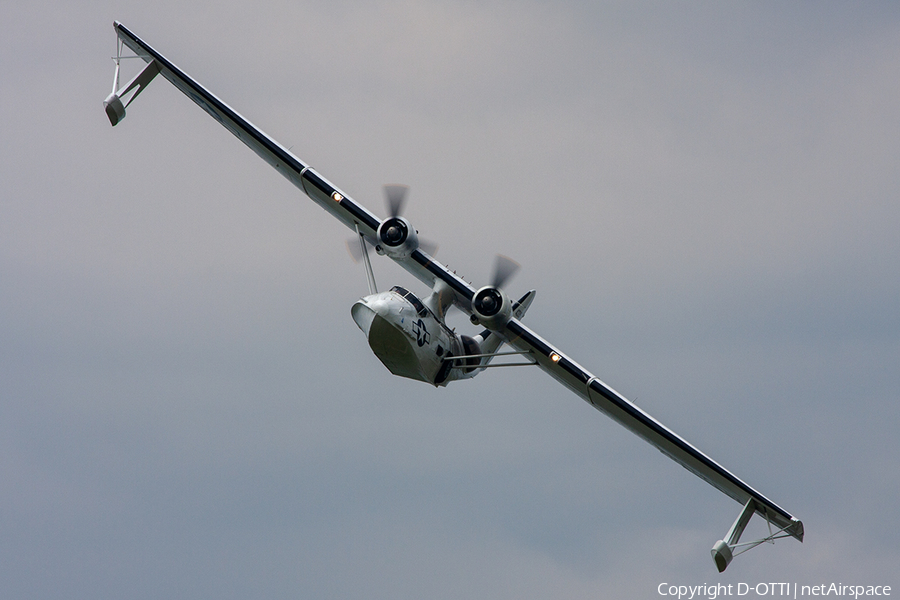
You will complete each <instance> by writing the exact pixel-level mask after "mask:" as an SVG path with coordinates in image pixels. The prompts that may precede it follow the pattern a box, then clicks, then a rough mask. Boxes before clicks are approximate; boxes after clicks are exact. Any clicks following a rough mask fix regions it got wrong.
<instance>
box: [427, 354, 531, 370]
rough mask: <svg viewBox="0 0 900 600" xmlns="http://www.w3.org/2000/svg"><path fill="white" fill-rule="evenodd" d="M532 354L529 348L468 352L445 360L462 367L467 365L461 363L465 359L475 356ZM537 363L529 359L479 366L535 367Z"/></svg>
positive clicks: (491, 356) (489, 367)
mask: <svg viewBox="0 0 900 600" xmlns="http://www.w3.org/2000/svg"><path fill="white" fill-rule="evenodd" d="M531 355H532V353H531V352H530V351H527V350H526V351H524V352H520V351H511V352H492V353H490V354H466V355H464V356H451V357H450V358H446V359H444V362H452V363H454V365H453V366H455V367H461V366H465V364H460V363H461V362H463V361H466V360H469V359H475V358H477V359H478V360H481V359H483V358H487V359H491V358H494V357H495V356H526V357H528V356H531ZM535 365H537V361H534V360H529V361H527V362H507V363H495V364H485V365H480V366H478V367H477V368H479V369H493V368H496V367H533V366H535Z"/></svg>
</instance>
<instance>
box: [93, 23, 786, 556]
mask: <svg viewBox="0 0 900 600" xmlns="http://www.w3.org/2000/svg"><path fill="white" fill-rule="evenodd" d="M114 27H115V30H116V34H117V35H118V37H119V40H121V42H122V43H124V44H125V45H126V46H128V48H130V49H131V50H132V51H133V52H134V53H135V54H137V55H138V56H140V57H141V58H142V59H144V61H145V62H147V63H148V64H151V65H152V64H153V63H155V68H154V69H151V71H152V70H155V69H158V73H159V74H161V75H162V76H163V77H165V78H166V79H167V80H168V81H169V82H171V83H172V85H174V86H175V87H176V88H178V89H179V90H181V91H182V92H183V93H184V94H185V95H187V96H188V97H189V98H190V99H191V100H193V101H194V102H195V103H196V104H197V105H198V106H200V107H201V108H202V109H203V110H204V111H206V112H207V113H208V114H209V115H210V116H211V117H212V118H213V119H215V120H216V121H218V122H219V123H220V124H222V126H224V127H225V128H226V129H228V130H229V131H230V132H231V133H232V134H234V135H235V136H236V137H237V138H238V139H239V140H241V141H242V142H243V143H244V144H246V145H247V146H248V147H249V148H250V149H251V150H253V151H254V152H255V153H256V154H257V155H259V156H260V157H261V158H262V159H263V160H265V161H266V162H267V163H269V164H270V165H271V166H272V167H274V168H275V170H277V171H278V172H279V173H281V174H282V175H283V176H284V177H286V178H287V179H288V180H289V181H290V182H291V183H293V184H294V185H295V186H297V187H298V188H300V189H301V190H302V191H303V192H304V193H305V194H306V195H307V196H309V197H310V199H312V200H313V201H314V202H316V203H317V204H318V205H319V206H321V207H322V208H324V209H325V210H327V211H328V212H329V213H331V214H332V215H334V216H335V217H336V218H337V219H339V220H340V221H341V222H343V223H344V224H345V225H346V226H347V227H349V228H350V229H351V230H357V228H358V231H359V232H360V233H362V234H364V235H365V236H366V237H368V238H370V239H374V238H375V237H376V231H377V229H378V226H379V224H380V223H381V220H380V219H378V217H376V216H375V215H374V214H373V213H371V212H369V211H368V210H367V209H366V208H365V207H363V206H361V205H359V204H358V203H356V202H355V201H354V200H352V199H351V198H350V197H349V196H347V194H345V193H344V192H343V191H341V190H340V189H338V188H337V187H336V186H335V185H334V184H332V183H331V182H329V181H328V180H327V179H325V178H324V177H322V176H321V175H319V174H318V173H317V172H316V171H315V170H314V169H312V168H310V167H309V166H308V165H306V164H304V163H303V162H302V161H301V160H300V159H298V158H297V157H296V156H294V155H293V154H292V153H291V152H290V151H289V150H287V149H285V148H284V147H283V146H282V145H281V144H279V143H278V142H276V141H275V140H273V139H272V138H270V137H269V136H268V135H266V134H265V133H263V132H262V131H261V130H260V129H258V128H257V127H256V126H254V125H253V124H252V123H250V122H249V121H248V120H247V119H245V118H244V117H242V116H241V115H240V114H238V113H237V112H236V111H234V110H233V109H232V108H231V107H229V106H228V105H227V104H225V103H224V102H222V101H221V100H219V99H218V98H217V97H216V96H215V95H213V94H212V93H211V92H209V91H208V90H207V89H206V88H204V87H203V86H202V85H200V84H199V83H197V82H196V81H195V80H193V79H192V78H191V77H189V76H188V75H187V74H186V73H184V72H183V71H182V70H181V69H179V68H178V67H177V66H175V65H174V64H173V63H172V62H170V61H169V60H168V59H166V58H165V57H164V56H162V55H161V54H160V53H159V52H157V51H156V50H154V49H153V48H152V47H151V46H150V45H149V44H147V43H146V42H144V41H143V40H141V39H140V38H138V37H137V36H136V35H134V34H133V33H132V32H131V31H130V30H129V29H127V28H126V27H125V26H124V25H122V24H121V23H119V22H115V23H114ZM152 75H155V73H153V74H151V75H150V77H149V78H151V79H152ZM140 77H141V76H138V79H139V78H140ZM116 81H118V71H117V79H116ZM148 81H149V79H146V80H145V81H143V83H142V85H141V86H142V87H143V85H146V83H147V82H148ZM126 87H127V86H126ZM123 89H124V88H123ZM125 91H127V90H125ZM125 91H123V92H122V94H124V93H125ZM109 99H112V101H113V103H114V104H115V105H116V106H118V108H116V109H115V111H114V112H117V111H118V110H121V113H119V114H111V115H110V121H111V123H112V124H113V125H115V124H116V123H117V122H118V121H119V120H121V118H123V117H124V108H122V105H121V103H120V101H119V100H120V99H119V97H118V96H117V94H116V91H115V89H114V91H113V94H112V95H111V96H110V98H109ZM109 99H108V100H109ZM132 99H133V97H132ZM125 106H127V104H126V105H125ZM110 112H111V109H109V108H108V109H107V113H108V114H109V113H110ZM396 262H397V263H398V264H400V265H401V266H402V267H403V268H405V269H406V270H407V271H409V272H410V273H411V274H412V275H414V276H415V277H416V278H417V279H419V280H420V281H422V282H423V283H425V284H426V285H428V286H429V287H433V286H434V283H435V281H436V280H441V281H443V282H445V283H446V284H447V285H449V286H450V288H451V289H452V290H453V291H454V292H455V295H456V300H457V304H458V305H459V306H460V307H461V308H462V309H463V310H464V311H466V312H469V310H468V307H469V306H470V303H471V300H472V297H473V295H474V294H475V291H476V290H475V289H474V288H473V287H472V286H471V285H470V284H469V283H468V282H466V281H465V280H463V279H462V278H460V277H459V276H457V275H456V274H455V273H453V272H452V271H450V270H449V269H447V267H445V266H444V265H442V264H440V263H439V262H437V261H435V260H434V259H433V258H432V257H431V256H429V255H428V254H427V253H425V252H423V251H421V250H416V251H414V252H413V253H412V254H411V255H410V256H409V258H407V259H404V260H396ZM497 333H498V334H499V335H501V337H502V338H503V339H504V340H505V341H506V342H507V343H508V344H509V345H510V346H512V347H513V348H515V349H516V350H519V351H521V352H527V353H529V354H530V355H531V356H532V358H533V359H534V360H535V361H536V362H537V364H538V366H539V367H540V368H541V369H542V370H544V371H545V372H546V373H548V374H549V375H550V376H551V377H553V378H554V379H556V380H557V381H559V382H560V383H562V384H563V385H564V386H566V387H567V388H569V389H570V390H571V391H572V392H574V393H575V394H577V395H578V396H580V397H581V398H582V399H584V400H585V401H587V402H588V403H589V404H590V405H591V406H593V407H595V408H596V409H598V410H599V411H601V412H603V413H604V414H606V415H607V416H609V417H610V418H612V419H613V420H615V421H616V422H618V423H619V424H621V425H623V426H624V427H626V428H627V429H629V430H630V431H632V432H633V433H635V434H637V435H639V436H640V437H642V438H643V439H644V440H646V441H647V442H649V443H650V444H653V445H654V446H655V447H656V448H658V449H659V450H660V451H661V452H662V453H663V454H665V455H666V456H668V457H669V458H671V459H673V460H674V461H676V462H677V463H679V464H681V465H682V466H683V467H684V468H686V469H687V470H689V471H691V472H692V473H694V474H695V475H697V476H698V477H700V478H701V479H703V480H705V481H706V482H708V483H709V484H710V485H712V486H714V487H715V488H717V489H719V490H720V491H722V492H723V493H725V494H726V495H728V496H730V497H732V498H733V499H735V500H736V501H737V502H739V503H740V504H742V505H743V506H744V509H743V511H742V512H741V514H740V515H739V516H738V519H737V521H735V524H734V525H733V526H732V529H731V531H730V532H729V534H728V535H727V536H726V539H728V540H729V541H728V542H727V543H726V542H724V541H720V542H718V543H717V544H716V546H715V547H714V548H713V557H714V558H715V560H716V565H717V567H718V568H719V570H720V571H721V570H724V568H725V566H727V564H728V562H730V560H731V551H732V550H733V549H734V548H736V547H737V546H738V545H740V546H746V545H753V544H755V543H758V542H751V543H750V544H737V541H738V539H739V537H740V535H741V532H742V531H743V528H744V527H745V526H746V524H747V521H748V520H749V519H750V517H751V516H752V515H753V514H754V513H758V514H759V515H761V516H762V517H763V518H764V519H766V520H767V521H768V522H769V523H770V525H775V526H776V527H777V528H778V530H779V531H778V532H776V533H775V534H772V535H770V537H769V538H766V540H764V541H768V540H769V539H775V538H777V537H784V536H790V537H794V538H796V539H797V540H799V541H801V542H802V541H803V535H804V531H803V523H802V522H801V521H799V520H798V519H796V518H794V517H793V516H791V514H790V513H788V512H787V511H785V510H784V509H782V508H780V507H779V506H778V505H776V504H775V503H773V502H772V501H770V500H769V499H768V498H766V497H765V496H763V495H762V494H760V493H759V492H757V491H756V490H755V489H753V488H752V487H750V486H749V485H747V484H746V483H744V482H743V481H741V480H740V479H739V478H737V477H736V476H734V475H733V474H732V473H731V472H729V471H728V470H727V469H725V468H724V467H722V466H721V465H719V464H718V463H716V462H715V461H714V460H712V459H711V458H709V457H708V456H706V455H705V454H703V453H702V452H700V451H699V450H697V449H696V448H695V447H694V446H692V445H691V444H689V443H688V442H687V441H685V440H684V439H682V438H681V437H680V436H678V435H676V434H675V433H674V432H672V431H671V430H669V429H668V428H667V427H665V426H664V425H662V424H661V423H660V422H658V421H657V420H656V419H654V418H653V417H651V416H650V415H648V414H647V413H646V412H644V411H643V410H641V409H640V408H639V407H637V406H636V405H635V404H633V403H632V402H629V401H628V400H627V399H626V398H625V397H623V396H622V395H621V394H619V393H618V392H616V391H615V390H614V389H612V388H611V387H609V386H608V385H606V384H605V383H604V382H602V381H601V380H600V379H598V378H597V377H595V376H594V375H592V374H591V373H590V372H588V371H587V370H585V369H584V368H583V367H581V366H580V365H578V364H577V363H576V362H574V361H573V360H571V359H570V358H568V357H567V356H566V355H565V354H563V353H562V352H561V351H559V350H558V349H556V348H555V347H553V346H552V345H551V344H549V343H548V342H546V341H545V340H544V339H542V338H541V337H540V336H538V335H537V334H536V333H534V332H533V331H531V330H530V329H529V328H528V327H526V326H525V325H523V324H522V323H521V322H520V321H519V320H517V319H515V318H512V319H511V320H510V321H509V322H508V323H507V324H506V327H505V329H504V330H503V331H500V332H497ZM722 545H725V546H727V548H725V550H722V549H721V546H722ZM723 552H724V553H725V554H726V555H727V556H724V557H723V555H722V553H723ZM737 553H738V552H735V554H737Z"/></svg>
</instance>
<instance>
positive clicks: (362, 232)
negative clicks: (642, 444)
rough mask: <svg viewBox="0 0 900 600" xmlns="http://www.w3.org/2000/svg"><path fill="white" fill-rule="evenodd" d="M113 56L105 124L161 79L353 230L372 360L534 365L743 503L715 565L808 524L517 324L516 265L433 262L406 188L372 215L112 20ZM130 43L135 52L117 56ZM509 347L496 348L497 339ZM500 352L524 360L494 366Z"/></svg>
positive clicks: (437, 377)
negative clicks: (387, 265) (123, 73)
mask: <svg viewBox="0 0 900 600" xmlns="http://www.w3.org/2000/svg"><path fill="white" fill-rule="evenodd" d="M113 27H114V29H115V31H116V36H117V52H116V56H115V57H114V60H115V64H116V67H115V74H114V76H113V88H112V93H110V94H109V95H108V96H107V97H106V99H105V100H104V102H103V106H104V109H105V111H106V115H107V117H108V118H109V121H110V124H111V125H113V126H115V125H117V124H118V123H119V122H121V121H122V119H124V118H125V109H126V107H128V106H129V105H130V104H131V102H133V101H134V99H135V98H137V96H138V95H139V94H140V93H141V92H142V91H143V90H144V89H145V88H146V87H147V85H148V84H149V83H150V82H151V81H152V80H153V79H154V78H155V77H156V75H162V76H163V77H164V78H165V79H167V80H168V81H169V82H170V83H171V84H172V85H174V86H175V87H176V88H178V89H179V90H180V91H181V92H183V93H184V94H185V95H186V96H188V97H189V98H190V99H191V100H193V101H194V102H195V103H196V104H197V105H198V106H199V107H200V108H202V109H203V110H204V111H206V112H207V113H208V114H209V115H210V116H211V117H212V118H213V119H215V120H216V121H218V122H219V123H220V124H221V125H222V126H224V127H225V128H226V129H227V130H228V131H230V132H231V133H232V134H234V135H235V137H237V138H238V139H239V140H240V141H242V142H243V143H244V144H246V145H247V146H248V147H249V148H250V149H251V150H253V151H254V152H255V153H256V154H257V155H259V157H260V158H262V159H263V160H264V161H266V162H267V163H269V164H270V165H271V166H272V167H274V168H275V170H276V171H278V172H279V173H281V175H283V176H284V177H286V178H287V179H288V180H289V181H290V182H291V183H293V184H294V185H295V186H296V187H298V188H299V189H300V190H301V191H302V192H303V193H304V194H306V195H307V196H308V197H309V198H310V199H311V200H313V201H314V202H315V203H316V204H318V205H319V206H320V207H322V208H324V209H325V210H326V211H327V212H329V213H331V215H332V216H334V217H336V218H337V219H338V220H339V221H341V222H343V223H344V224H345V225H346V226H347V227H349V228H350V229H351V230H352V231H354V232H355V236H354V244H355V245H358V248H359V249H358V255H359V256H360V257H361V258H362V261H363V263H364V265H365V269H366V279H367V284H368V289H369V294H368V295H367V296H365V297H363V298H362V299H360V300H359V301H357V302H356V303H354V304H353V306H352V308H351V310H350V313H351V316H352V318H353V320H354V321H355V322H356V324H357V325H358V326H359V328H360V329H361V330H362V331H363V333H364V334H365V335H366V339H367V340H368V342H369V346H370V347H371V349H372V351H373V353H374V354H375V356H377V357H378V359H379V360H380V361H381V362H382V363H383V364H384V365H385V366H386V367H387V368H388V370H390V372H391V373H393V374H394V375H398V376H400V377H406V378H409V379H413V380H417V381H423V382H426V383H429V384H431V385H434V386H446V385H447V384H448V383H450V382H451V381H455V380H459V379H470V378H472V377H475V376H476V375H477V374H479V373H481V372H482V371H484V370H485V369H487V368H491V367H499V366H522V365H529V366H537V367H538V368H540V369H541V370H543V371H544V372H545V373H547V374H548V375H550V376H551V377H553V378H554V379H555V380H557V381H558V382H559V383H561V384H562V385H563V386H565V387H566V388H568V389H569V390H570V391H572V392H574V393H575V394H577V395H578V396H580V397H581V398H582V399H584V400H585V401H587V403H588V404H590V405H591V406H593V407H594V408H596V409H598V410H599V411H600V412H602V413H604V414H606V415H607V416H609V417H610V418H612V419H613V420H615V421H616V422H618V423H619V424H621V425H623V426H624V427H626V428H627V429H629V430H630V431H632V432H633V433H635V434H637V435H638V436H640V437H641V438H643V439H644V440H646V441H647V442H649V443H650V444H652V445H654V446H655V447H656V448H657V449H659V450H660V451H661V452H662V453H663V454H665V455H666V456H668V457H669V458H671V459H673V460H674V461H675V462H677V463H679V464H680V465H681V466H683V467H684V468H686V469H687V470H688V471H691V472H692V473H694V474H695V475H697V476H698V477H700V478H701V479H703V480H705V481H706V482H707V483H709V484H710V485H712V486H713V487H715V488H717V489H718V490H720V491H721V492H723V493H724V494H726V495H728V496H730V497H731V498H733V499H734V500H736V501H737V502H738V503H739V504H740V505H741V510H740V512H739V514H738V516H737V518H736V519H735V521H734V524H733V525H732V526H731V528H730V529H729V530H728V532H727V533H726V534H725V536H724V537H723V538H722V539H720V540H718V541H717V542H715V544H714V545H713V547H712V549H711V550H710V553H711V555H712V558H713V561H714V563H715V566H716V568H717V569H718V571H719V572H722V571H724V570H725V569H726V568H727V567H728V565H729V564H730V563H731V561H732V559H733V558H734V557H735V556H737V555H739V554H742V553H743V552H746V551H747V550H750V549H751V548H754V547H756V546H758V545H760V544H762V543H766V542H769V543H774V540H776V539H781V538H786V537H793V538H795V539H797V540H798V541H800V542H802V541H803V536H804V529H803V523H802V522H801V521H800V520H799V519H797V518H795V517H794V516H792V515H791V514H790V513H788V512H787V511H785V510H784V509H782V508H780V507H779V506H778V505H776V504H775V503H773V502H772V501H771V500H769V499H768V498H766V497H765V496H763V495H762V494H761V493H759V492H758V491H756V490H755V489H753V488H752V487H750V486H749V485H748V484H746V483H744V482H743V481H742V480H741V479H739V478H738V477H736V476H735V475H733V474H732V473H731V472H730V471H728V470H727V469H725V468H724V467H722V466H721V465H719V464H718V463H717V462H715V461H714V460H712V459H711V458H709V457H708V456H706V455H705V454H703V453H702V452H700V451H699V450H698V449H696V448H695V447H694V446H693V445H691V444H690V443H688V442H687V441H685V440H684V439H683V438H681V437H680V436H678V435H677V434H675V433H674V432H672V431H671V430H670V429H668V428H667V427H666V426H664V425H663V424H662V423H660V422H659V421H657V420H656V419H654V418H653V417H651V416H650V415H649V414H647V413H646V412H644V411H643V410H642V409H640V408H639V407H638V406H637V405H635V404H634V403H633V402H630V401H629V400H627V399H626V398H625V397H624V396H622V395H621V394H619V393H618V392H616V391H615V390H614V389H613V388H611V387H610V386H609V385H607V384H606V383H604V382H603V381H601V380H600V379H598V378H597V377H596V376H594V375H593V374H592V373H590V372H589V371H587V370H586V369H584V368H583V367H582V366H581V365H579V364H578V363H576V362H575V361H574V360H572V359H571V358H569V357H568V356H567V355H566V354H564V353H563V352H562V351H561V350H559V349H558V348H556V347H555V346H553V345H552V344H551V343H549V342H547V341H546V340H545V339H544V338H542V337H540V336H539V335H538V334H537V333H535V332H534V331H532V330H531V329H529V328H528V327H526V326H525V325H524V324H523V323H522V319H523V317H524V316H525V313H526V311H527V310H528V308H529V306H531V303H532V301H533V300H534V298H535V291H534V290H531V291H529V292H528V293H526V294H525V295H524V296H522V297H521V298H520V299H518V300H517V301H515V302H513V301H511V300H510V298H509V297H508V296H507V294H506V292H505V291H504V290H503V286H504V283H505V282H506V281H507V280H508V279H509V277H510V276H511V275H512V274H513V273H514V272H515V271H516V269H517V268H518V265H517V264H516V263H514V262H513V261H512V260H511V259H508V258H505V257H502V256H498V258H497V261H496V265H495V268H494V275H493V277H492V278H491V281H490V282H489V283H488V285H485V286H482V287H479V288H475V287H473V286H472V285H471V284H470V283H468V282H466V281H465V280H464V279H463V278H462V277H460V276H458V275H457V274H456V273H455V272H454V271H451V270H450V269H448V268H447V267H446V266H444V265H442V264H441V263H440V262H438V261H437V260H435V258H434V256H432V254H433V253H434V251H433V250H431V249H430V248H429V247H428V246H427V245H426V244H425V243H424V242H422V241H420V240H419V238H418V232H417V231H416V229H415V228H414V227H413V225H412V223H410V221H409V220H408V219H406V218H405V217H403V216H402V209H403V205H404V203H405V198H406V188H405V187H404V186H400V185H390V186H386V188H385V192H386V197H387V209H388V216H387V217H385V218H384V219H380V218H378V217H377V216H376V215H375V214H374V213H372V212H370V211H369V210H368V209H366V208H365V207H364V206H362V205H361V204H359V203H357V202H356V201H354V200H353V199H352V198H350V197H349V196H348V195H347V194H346V193H344V192H343V191H342V190H341V189H339V188H338V187H336V186H335V185H334V184H332V183H331V182H330V181H328V180H327V179H325V178H324V177H323V176H322V175H320V174H319V173H318V172H317V171H316V170H315V169H313V168H312V167H310V166H309V165H307V164H306V163H304V162H303V161H301V160H300V159H299V158H297V157H296V156H295V155H294V154H292V153H291V152H290V151H289V150H288V149H285V148H284V146H282V145H281V144H279V143H278V142H276V141H275V140H274V139H272V138H271V137H269V136H268V135H266V134H265V133H264V132H262V131H261V130H260V129H258V128H257V127H255V126H254V125H253V124H252V123H250V122H249V121H248V120H246V119H245V118H244V117H242V116H241V115H240V114H238V113H237V112H236V111H234V110H233V109H232V108H231V107H229V106H228V105H227V104H225V103H224V102H222V101H221V100H220V99H219V98H217V97H216V96H215V95H213V94H212V93H211V92H209V91H208V90H207V89H206V88H205V87H203V86H202V85H200V84H199V83H198V82H197V81H195V80H194V79H192V78H191V77H189V76H188V75H187V74H185V73H184V72H183V71H182V70H181V69H179V68H178V67H177V66H175V64H174V63H172V62H171V61H169V60H168V59H167V58H165V57H164V56H163V55H162V54H160V53H159V52H157V51H156V50H155V49H154V48H152V47H151V46H150V45H149V44H147V43H146V42H145V41H144V40H142V39H141V38H139V37H138V36H136V35H135V34H134V33H132V32H131V30H129V29H128V28H127V27H125V26H124V25H122V24H121V23H119V22H118V21H116V22H114V23H113ZM125 47H127V48H128V49H129V50H130V51H131V52H133V53H134V54H133V55H123V52H124V51H125ZM133 57H139V58H140V59H142V60H143V61H144V63H146V64H145V65H144V66H143V67H142V68H141V70H140V71H139V72H138V73H137V74H136V75H135V76H134V77H132V78H131V79H130V80H128V81H127V82H126V83H124V84H122V85H120V66H121V64H122V60H123V59H125V58H133ZM369 247H372V248H374V250H375V252H376V254H378V255H382V256H387V257H388V258H390V259H392V260H394V261H395V262H396V263H397V264H398V265H400V266H401V267H402V268H404V269H406V271H408V272H409V273H411V274H412V275H413V276H414V277H415V278H417V279H418V280H420V281H421V282H423V283H424V284H425V285H427V286H428V287H429V288H430V290H431V292H430V293H429V294H428V295H427V296H426V297H424V298H422V299H421V300H420V299H419V298H418V297H417V296H415V295H414V294H413V293H412V292H410V291H408V290H406V289H405V288H403V287H400V286H394V287H392V288H391V289H390V290H389V291H386V292H378V290H377V288H376V285H375V277H374V274H373V270H372V265H371V260H370V258H369ZM451 308H455V309H458V310H461V311H462V312H463V313H465V314H467V315H469V317H470V320H471V322H472V324H473V325H475V326H478V327H480V328H482V331H481V332H480V333H477V334H475V335H473V336H468V335H463V334H460V333H457V332H456V331H455V329H452V328H450V327H448V326H447V324H446V315H447V312H448V310H450V309H451ZM504 344H505V345H506V346H508V347H509V348H510V349H511V350H508V351H504V352H501V351H500V348H501V347H502V346H503V345H504ZM498 356H515V357H517V358H513V359H508V358H507V359H504V360H513V361H516V360H519V361H520V362H512V363H509V362H504V363H502V364H499V363H493V362H492V361H493V359H494V358H496V357H498ZM754 515H759V516H760V517H761V518H762V519H764V520H765V522H766V524H767V526H768V535H766V536H764V537H762V538H761V539H756V540H753V541H748V542H741V541H740V539H741V536H742V534H743V533H744V530H745V529H746V527H747V524H748V523H749V522H750V520H751V518H752V517H753V516H754Z"/></svg>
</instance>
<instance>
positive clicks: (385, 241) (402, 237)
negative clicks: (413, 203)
mask: <svg viewBox="0 0 900 600" xmlns="http://www.w3.org/2000/svg"><path fill="white" fill-rule="evenodd" d="M376 235H377V236H378V249H379V250H381V252H383V253H384V254H387V255H388V256H390V257H391V258H406V257H407V256H409V255H410V254H412V253H413V252H414V251H415V250H416V249H417V248H418V247H419V236H418V235H416V230H415V229H413V226H412V224H411V223H410V222H409V221H407V220H406V219H404V218H403V217H388V218H387V219H385V220H384V221H382V222H381V225H379V226H378V231H377V232H376Z"/></svg>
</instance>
